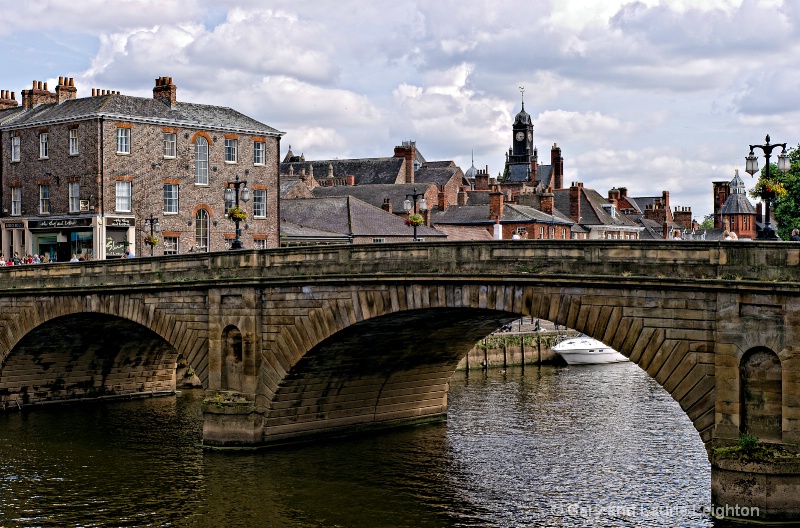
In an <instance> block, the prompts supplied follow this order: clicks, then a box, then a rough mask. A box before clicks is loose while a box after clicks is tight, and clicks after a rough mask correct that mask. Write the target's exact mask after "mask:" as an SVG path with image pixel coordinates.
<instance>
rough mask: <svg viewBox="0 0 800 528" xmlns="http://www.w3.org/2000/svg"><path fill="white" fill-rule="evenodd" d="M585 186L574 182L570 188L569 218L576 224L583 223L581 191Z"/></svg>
mask: <svg viewBox="0 0 800 528" xmlns="http://www.w3.org/2000/svg"><path fill="white" fill-rule="evenodd" d="M582 188H583V184H582V183H580V182H572V185H571V186H570V188H569V216H570V218H572V219H573V220H574V221H575V223H576V224H579V223H580V222H581V189H582Z"/></svg>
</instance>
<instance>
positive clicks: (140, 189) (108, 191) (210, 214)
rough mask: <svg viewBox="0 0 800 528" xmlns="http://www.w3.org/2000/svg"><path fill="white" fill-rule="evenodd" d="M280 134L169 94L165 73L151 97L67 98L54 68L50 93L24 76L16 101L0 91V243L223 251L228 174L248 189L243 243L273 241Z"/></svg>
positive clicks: (58, 252)
mask: <svg viewBox="0 0 800 528" xmlns="http://www.w3.org/2000/svg"><path fill="white" fill-rule="evenodd" d="M282 134H283V133H282V132H279V131H277V130H275V129H273V128H271V127H269V126H267V125H265V124H263V123H260V122H258V121H256V120H254V119H251V118H249V117H247V116H245V115H243V114H241V113H239V112H237V111H235V110H232V109H230V108H225V107H219V106H209V105H201V104H194V103H184V102H180V101H178V100H177V88H176V86H175V85H174V84H173V83H172V78H169V77H160V78H158V79H156V83H155V87H154V88H153V97H152V99H151V98H142V97H131V96H125V95H121V94H120V93H119V92H116V91H108V90H95V89H93V90H92V95H91V97H83V98H78V97H77V89H76V88H75V86H74V82H73V80H72V79H70V78H64V77H62V78H59V83H58V85H57V86H56V88H55V92H50V91H48V89H47V83H42V82H37V81H34V82H33V86H32V88H31V89H28V90H23V91H22V104H21V105H20V104H19V103H18V102H17V100H16V97H15V93H12V92H8V91H2V92H0V181H2V198H1V202H2V221H1V222H0V227H1V229H0V236H1V237H2V251H3V252H5V253H7V254H12V253H13V252H19V253H20V254H25V253H30V254H32V253H37V254H45V255H46V256H49V257H51V258H57V259H58V260H59V261H63V260H68V259H69V256H70V255H71V254H73V253H75V254H78V255H82V256H84V257H86V258H93V259H105V258H116V257H120V256H123V254H124V252H125V250H126V248H130V249H131V250H132V251H133V252H134V253H135V254H136V255H149V254H150V252H151V249H152V252H153V254H155V255H162V254H176V253H186V252H189V251H219V250H224V249H226V248H227V247H229V245H230V241H231V240H232V239H233V238H234V223H233V222H232V221H229V220H228V219H227V218H226V216H225V214H226V211H227V209H228V207H230V205H232V204H231V203H226V202H225V199H224V190H225V188H226V187H228V186H229V183H228V182H232V181H235V180H236V178H237V177H238V178H239V181H246V182H247V184H246V186H247V187H248V190H249V194H250V199H249V201H248V202H247V203H244V202H243V201H240V206H242V207H243V208H244V209H245V211H246V213H247V220H246V221H245V222H244V224H243V226H242V227H243V235H242V241H243V243H244V246H245V247H246V248H252V247H261V248H267V247H278V236H279V235H278V207H279V184H278V181H279V180H278V169H279V162H280V154H279V153H280V137H281V135H282ZM244 187H245V186H244V185H241V186H240V189H241V190H243V189H244ZM240 196H241V197H244V196H243V195H240ZM158 229H160V232H158ZM151 230H152V232H153V235H154V237H155V238H156V239H157V241H155V240H153V242H156V243H155V245H153V246H152V247H151V246H150V245H148V244H147V243H146V241H147V240H148V238H149V236H150V234H151Z"/></svg>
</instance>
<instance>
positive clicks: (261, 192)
mask: <svg viewBox="0 0 800 528" xmlns="http://www.w3.org/2000/svg"><path fill="white" fill-rule="evenodd" d="M266 217H267V191H266V190H265V189H255V190H253V218H266Z"/></svg>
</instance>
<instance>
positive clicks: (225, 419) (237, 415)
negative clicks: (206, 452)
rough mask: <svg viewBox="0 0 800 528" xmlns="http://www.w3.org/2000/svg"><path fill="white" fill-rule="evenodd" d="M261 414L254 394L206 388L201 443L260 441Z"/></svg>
mask: <svg viewBox="0 0 800 528" xmlns="http://www.w3.org/2000/svg"><path fill="white" fill-rule="evenodd" d="M262 421H263V420H262V416H261V414H259V413H258V412H257V411H256V408H255V394H244V393H241V392H236V391H222V390H208V391H206V394H205V398H204V399H203V445H204V446H207V447H211V448H226V447H227V448H248V447H257V446H258V445H260V444H261V437H262Z"/></svg>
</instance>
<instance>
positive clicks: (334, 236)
mask: <svg viewBox="0 0 800 528" xmlns="http://www.w3.org/2000/svg"><path fill="white" fill-rule="evenodd" d="M281 236H282V237H292V238H313V239H330V240H341V241H342V242H349V241H350V240H351V238H350V237H349V236H348V235H346V234H342V233H337V232H335V231H331V230H329V229H317V228H314V227H309V226H302V225H300V224H295V223H294V222H291V221H289V220H282V221H281Z"/></svg>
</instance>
